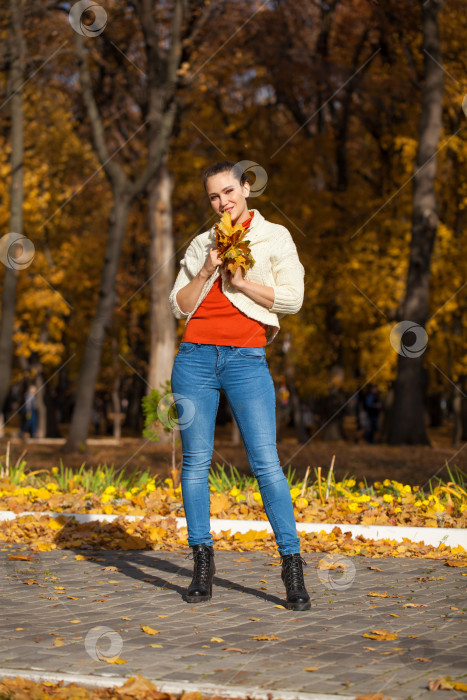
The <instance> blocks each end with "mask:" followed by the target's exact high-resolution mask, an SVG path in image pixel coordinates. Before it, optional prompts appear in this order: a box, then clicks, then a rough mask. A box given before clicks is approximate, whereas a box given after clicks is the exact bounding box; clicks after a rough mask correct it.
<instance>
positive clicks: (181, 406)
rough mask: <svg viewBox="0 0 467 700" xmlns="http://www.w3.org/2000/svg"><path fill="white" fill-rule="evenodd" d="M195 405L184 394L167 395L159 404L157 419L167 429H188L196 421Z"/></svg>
mask: <svg viewBox="0 0 467 700" xmlns="http://www.w3.org/2000/svg"><path fill="white" fill-rule="evenodd" d="M195 413H196V409H195V405H194V403H193V401H191V399H189V398H187V397H186V396H183V394H166V395H165V396H163V397H162V398H161V400H160V401H159V403H158V404H157V417H158V418H159V420H160V422H161V423H162V425H163V426H164V427H165V428H170V429H172V428H175V427H176V428H178V429H179V430H184V429H185V428H188V427H189V426H190V425H191V424H192V423H193V421H194V419H195Z"/></svg>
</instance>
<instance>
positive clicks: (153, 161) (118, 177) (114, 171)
mask: <svg viewBox="0 0 467 700" xmlns="http://www.w3.org/2000/svg"><path fill="white" fill-rule="evenodd" d="M135 9H136V10H137V13H138V15H139V18H140V22H141V29H142V31H143V35H144V40H145V41H144V48H145V51H146V59H147V72H148V74H147V98H148V99H147V103H148V104H147V105H146V106H147V113H146V119H145V122H144V124H142V125H141V126H140V128H139V130H141V129H142V128H143V126H146V127H147V133H148V139H147V141H148V144H147V165H146V168H145V169H144V170H143V172H141V173H131V175H132V176H133V179H130V178H129V177H127V175H126V173H125V171H124V169H123V168H122V167H121V166H120V165H119V164H118V163H117V162H116V161H115V160H114V159H113V156H111V155H110V151H109V148H108V144H107V141H106V134H105V129H104V123H103V120H102V116H101V113H100V111H99V107H98V104H97V102H96V99H95V97H94V92H93V86H92V80H91V72H90V69H89V63H88V57H87V54H86V50H85V42H84V38H83V37H82V36H81V35H80V34H78V33H76V32H75V35H74V43H75V51H76V55H77V60H78V66H79V76H80V84H81V90H82V96H83V102H84V104H85V107H86V112H87V115H88V118H89V122H90V125H91V129H92V137H93V145H94V149H95V151H96V154H97V156H98V158H99V161H100V163H101V165H102V168H103V170H104V172H105V174H106V176H107V178H108V180H109V182H110V184H111V187H112V194H113V206H112V215H111V217H110V227H109V233H108V242H107V249H106V256H105V261H104V269H103V273H102V283H101V289H100V292H99V301H98V305H97V311H96V315H95V317H94V320H93V323H92V326H91V332H90V334H89V337H88V339H87V342H86V348H85V351H84V358H83V363H82V367H81V372H80V377H79V385H78V392H77V396H76V403H75V409H74V412H73V418H72V421H71V426H70V432H69V435H68V440H67V443H66V446H65V449H66V450H67V451H73V450H76V449H77V447H78V445H81V444H84V443H85V441H86V438H87V435H88V432H89V424H90V422H91V414H92V404H93V399H94V391H95V384H96V380H97V376H98V373H99V367H100V360H101V354H102V344H103V342H104V340H105V336H106V332H107V328H108V326H109V324H110V321H111V317H112V311H113V308H114V304H115V281H116V277H117V272H118V265H119V261H120V254H121V249H122V243H123V237H124V234H125V228H126V223H127V219H128V212H129V208H130V204H131V202H132V201H133V200H134V199H135V198H136V197H139V196H140V195H141V194H142V193H143V192H145V191H146V190H147V188H148V186H149V184H150V182H151V181H152V180H153V178H154V177H155V176H156V174H157V172H158V171H159V169H160V167H161V165H162V163H163V160H164V156H165V154H166V152H167V146H168V142H169V139H170V136H171V133H172V130H173V125H174V118H175V113H176V102H175V93H176V88H177V85H178V80H179V73H178V69H179V66H180V58H181V33H182V24H183V16H184V12H185V9H186V0H176V2H175V6H174V10H173V14H172V23H171V29H170V41H169V42H168V43H169V48H168V50H167V52H166V53H165V54H164V55H163V56H162V55H161V52H160V46H159V34H158V32H157V25H156V21H155V18H154V0H143V1H142V2H141V3H137V4H136V6H135ZM161 95H163V96H164V99H163V100H161ZM135 133H136V132H135Z"/></svg>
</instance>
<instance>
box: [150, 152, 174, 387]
mask: <svg viewBox="0 0 467 700" xmlns="http://www.w3.org/2000/svg"><path fill="white" fill-rule="evenodd" d="M172 189H173V178H172V175H171V174H170V173H169V170H168V168H167V155H165V157H164V161H163V164H162V165H161V168H160V170H159V173H158V176H157V178H155V179H154V181H153V183H152V186H151V188H150V191H149V200H148V207H149V212H148V214H149V231H150V235H151V247H150V264H151V268H150V275H151V276H150V280H151V281H150V285H151V309H150V351H149V353H150V354H149V376H148V391H151V389H160V386H161V384H164V383H165V382H166V380H168V379H170V374H171V371H172V365H173V361H174V348H175V336H176V322H175V318H174V316H173V314H172V311H171V309H170V305H169V294H170V290H171V289H172V287H173V280H174V274H175V249H174V238H173V232H172Z"/></svg>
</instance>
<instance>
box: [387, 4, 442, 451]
mask: <svg viewBox="0 0 467 700" xmlns="http://www.w3.org/2000/svg"><path fill="white" fill-rule="evenodd" d="M420 4H421V11H422V31H423V51H424V84H423V88H422V113H421V119H420V127H419V143H418V152H417V159H416V171H415V175H414V185H413V215H412V239H411V244H410V261H409V272H408V278H407V287H406V296H405V300H404V304H403V307H402V308H403V312H402V318H403V319H404V320H409V321H411V322H413V323H414V326H415V325H416V324H418V325H419V326H422V327H423V326H424V325H425V323H426V321H427V319H428V312H429V281H430V263H431V254H432V250H433V244H434V240H435V236H436V230H437V227H438V213H437V208H436V196H435V189H434V181H435V177H436V151H437V148H438V140H439V135H440V132H441V126H442V102H443V91H444V73H443V68H442V55H441V43H440V37H439V12H440V9H441V7H442V4H443V2H442V0H420ZM401 340H402V341H403V340H404V336H402V338H401ZM408 340H409V339H408ZM412 340H413V338H412ZM411 345H412V343H410V345H408V344H407V346H406V347H407V349H408V350H409V351H410V347H411ZM401 350H402V348H401ZM417 354H418V352H416V351H415V346H414V352H413V356H412V357H403V356H402V355H401V354H400V353H399V357H398V366H397V379H396V383H395V397H394V407H393V411H392V415H391V423H390V428H389V435H388V442H389V444H391V445H402V444H406V445H420V444H425V445H426V444H430V442H429V439H428V436H427V433H426V426H425V411H424V398H425V397H424V373H423V351H422V352H421V354H418V356H416V355H417Z"/></svg>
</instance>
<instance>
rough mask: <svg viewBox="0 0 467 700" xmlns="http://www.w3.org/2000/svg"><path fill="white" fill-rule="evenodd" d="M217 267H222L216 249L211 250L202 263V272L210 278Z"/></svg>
mask: <svg viewBox="0 0 467 700" xmlns="http://www.w3.org/2000/svg"><path fill="white" fill-rule="evenodd" d="M218 265H222V258H221V257H220V255H219V251H218V250H217V248H211V250H210V251H209V254H208V257H207V258H206V260H205V262H204V265H203V267H202V270H203V272H205V273H206V275H207V276H208V277H210V276H211V275H212V273H213V272H215V271H216V268H217V267H218Z"/></svg>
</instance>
